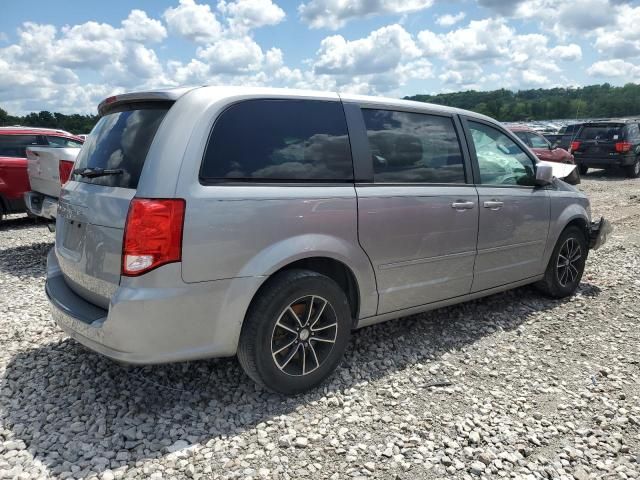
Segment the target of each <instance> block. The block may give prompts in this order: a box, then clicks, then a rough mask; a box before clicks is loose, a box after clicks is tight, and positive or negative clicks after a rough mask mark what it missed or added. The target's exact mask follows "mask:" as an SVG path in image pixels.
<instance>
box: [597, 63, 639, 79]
mask: <svg viewBox="0 0 640 480" xmlns="http://www.w3.org/2000/svg"><path fill="white" fill-rule="evenodd" d="M587 73H588V74H589V75H590V76H592V77H604V78H628V79H637V78H638V76H640V65H636V64H633V63H631V62H627V61H624V60H620V59H615V60H603V61H600V62H596V63H594V64H593V65H591V66H590V67H589V68H588V69H587Z"/></svg>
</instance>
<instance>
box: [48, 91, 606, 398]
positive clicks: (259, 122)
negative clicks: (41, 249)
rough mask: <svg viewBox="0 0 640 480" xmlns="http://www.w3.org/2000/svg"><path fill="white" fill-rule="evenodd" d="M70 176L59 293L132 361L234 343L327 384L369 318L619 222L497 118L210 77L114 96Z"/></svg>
mask: <svg viewBox="0 0 640 480" xmlns="http://www.w3.org/2000/svg"><path fill="white" fill-rule="evenodd" d="M98 112H99V115H100V117H101V118H100V120H99V121H98V123H97V125H96V126H95V128H94V130H93V131H92V133H91V135H90V136H89V138H88V139H87V142H86V144H85V145H84V147H83V148H82V150H81V152H80V155H79V156H78V158H77V161H76V165H75V169H74V171H73V173H72V175H71V178H70V180H69V182H67V183H66V184H65V185H64V186H63V188H62V193H61V196H60V202H59V206H58V217H57V220H56V242H55V247H54V248H53V249H52V250H51V252H50V254H49V256H48V265H47V279H46V293H47V295H48V298H49V300H50V302H51V306H52V313H53V317H54V319H55V320H56V322H57V323H58V325H59V326H60V327H61V328H62V329H63V330H64V331H66V332H68V334H69V335H71V336H72V337H73V338H75V339H76V340H77V341H79V342H80V343H82V344H84V345H86V346H87V347H89V348H91V349H93V350H95V351H97V352H99V353H101V354H103V355H106V356H109V357H112V358H114V359H116V360H119V361H122V362H128V363H134V364H146V363H163V362H173V361H183V360H191V359H198V358H206V357H219V356H231V355H236V354H237V356H238V358H239V360H240V363H241V365H242V367H243V368H244V370H245V371H246V372H247V374H248V375H249V376H250V377H251V378H252V379H254V380H255V381H256V382H258V383H259V384H261V385H263V386H266V387H267V388H269V389H271V390H274V391H277V392H282V393H285V394H294V393H297V392H301V391H304V390H307V389H309V388H312V387H314V386H316V385H318V384H319V383H321V382H322V381H323V380H324V379H325V378H327V377H328V376H329V375H330V374H331V373H332V372H333V371H334V370H335V369H336V367H337V366H338V364H339V363H340V362H341V359H342V356H343V353H344V351H345V348H346V346H347V344H348V342H349V337H350V335H351V331H352V330H353V329H354V328H359V327H364V326H367V325H372V324H374V323H378V322H382V321H385V320H389V319H393V318H398V317H402V316H405V315H410V314H415V313H418V312H423V311H426V310H430V309H434V308H438V307H442V306H445V305H451V304H455V303H459V302H462V301H465V300H470V299H474V298H478V297H482V296H485V295H490V294H493V293H497V292H500V291H504V290H507V289H510V288H513V287H516V286H520V285H525V284H530V283H536V282H537V283H538V285H539V286H540V288H541V289H542V290H543V291H544V292H546V293H547V294H548V295H551V296H553V297H566V296H568V295H571V294H572V293H573V292H574V291H575V290H576V288H577V287H578V284H579V282H580V279H581V276H582V273H583V270H584V267H585V262H586V259H587V255H588V252H589V249H590V248H597V247H598V246H599V245H600V244H601V243H602V242H603V241H604V240H605V239H606V234H607V232H608V231H609V227H608V224H607V222H606V221H604V220H602V221H600V222H598V223H593V224H592V223H591V217H590V216H591V213H590V206H589V200H588V199H587V197H586V196H585V195H584V194H582V193H581V192H579V191H578V190H576V189H575V188H574V187H572V186H570V185H567V184H566V183H564V182H561V181H558V180H556V179H554V178H553V177H552V167H550V166H549V165H547V164H545V165H542V164H538V160H537V158H536V157H535V155H534V154H533V153H532V152H531V151H530V150H529V149H528V148H526V147H525V146H524V145H522V143H521V141H520V140H518V139H517V138H516V137H515V136H514V135H513V133H511V132H510V131H509V130H507V129H505V128H504V127H503V126H502V125H501V124H500V123H499V122H497V121H495V120H492V119H490V118H488V117H486V116H483V115H479V114H476V113H472V112H468V111H464V110H459V109H454V108H450V107H444V106H439V105H430V104H426V103H419V102H410V101H403V100H393V99H382V98H374V97H363V96H354V95H338V94H336V93H322V92H308V91H297V90H283V89H264V88H231V87H228V88H225V87H198V88H185V89H172V90H162V91H153V92H137V93H130V94H123V95H117V96H115V97H110V98H108V99H106V100H105V101H104V102H102V103H101V104H100V105H99V107H98Z"/></svg>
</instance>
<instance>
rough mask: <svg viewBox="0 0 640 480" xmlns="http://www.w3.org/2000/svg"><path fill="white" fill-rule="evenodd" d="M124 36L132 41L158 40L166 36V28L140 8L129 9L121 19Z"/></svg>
mask: <svg viewBox="0 0 640 480" xmlns="http://www.w3.org/2000/svg"><path fill="white" fill-rule="evenodd" d="M122 27H123V30H124V38H125V39H126V40H133V41H134V42H141V43H145V42H160V41H162V40H164V39H165V38H166V36H167V30H166V29H165V28H164V26H163V25H162V23H161V22H160V21H159V20H155V19H152V18H149V17H148V16H147V13H146V12H144V11H142V10H131V13H130V14H129V16H128V17H127V18H126V19H125V20H123V21H122Z"/></svg>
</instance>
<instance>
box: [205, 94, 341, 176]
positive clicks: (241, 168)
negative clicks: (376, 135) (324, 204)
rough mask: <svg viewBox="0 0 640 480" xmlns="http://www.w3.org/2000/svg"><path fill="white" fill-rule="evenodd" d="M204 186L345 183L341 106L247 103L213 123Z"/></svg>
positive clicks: (296, 102)
mask: <svg viewBox="0 0 640 480" xmlns="http://www.w3.org/2000/svg"><path fill="white" fill-rule="evenodd" d="M200 178H201V180H202V181H203V182H205V183H207V182H225V181H226V182H238V181H259V182H347V181H351V180H353V165H352V162H351V149H350V146H349V135H348V134H347V123H346V120H345V116H344V110H343V109H342V104H341V103H339V102H328V101H318V100H248V101H244V102H241V103H237V104H235V105H232V106H231V107H229V108H228V109H227V110H225V111H224V112H223V113H222V114H221V115H220V118H218V120H217V121H216V123H215V125H214V127H213V131H212V133H211V136H210V138H209V144H208V145H207V149H206V151H205V155H204V160H203V163H202V168H201V170H200Z"/></svg>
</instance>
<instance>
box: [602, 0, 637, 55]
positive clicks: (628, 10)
mask: <svg viewBox="0 0 640 480" xmlns="http://www.w3.org/2000/svg"><path fill="white" fill-rule="evenodd" d="M639 22H640V6H638V7H631V6H630V5H621V6H620V7H619V9H618V11H617V16H616V18H615V25H614V26H613V27H611V28H599V29H597V30H596V31H595V36H596V41H595V47H596V49H597V50H598V51H599V52H600V53H601V54H603V55H605V56H606V57H608V58H633V57H638V56H640V29H638V24H639Z"/></svg>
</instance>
